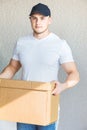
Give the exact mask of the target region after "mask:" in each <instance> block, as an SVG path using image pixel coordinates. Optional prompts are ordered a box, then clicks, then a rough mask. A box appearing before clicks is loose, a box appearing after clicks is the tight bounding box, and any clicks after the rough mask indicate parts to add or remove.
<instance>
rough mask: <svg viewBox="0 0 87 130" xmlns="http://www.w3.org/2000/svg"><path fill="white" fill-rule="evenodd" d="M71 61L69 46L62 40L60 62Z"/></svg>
mask: <svg viewBox="0 0 87 130" xmlns="http://www.w3.org/2000/svg"><path fill="white" fill-rule="evenodd" d="M73 61H74V59H73V56H72V51H71V48H70V47H69V45H68V44H67V42H66V41H63V44H62V49H61V51H60V64H63V63H66V62H73Z"/></svg>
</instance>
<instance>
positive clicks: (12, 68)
mask: <svg viewBox="0 0 87 130" xmlns="http://www.w3.org/2000/svg"><path fill="white" fill-rule="evenodd" d="M51 21H52V20H51V17H49V16H43V15H41V14H33V15H32V16H31V17H30V22H31V27H32V30H33V35H34V37H35V38H37V39H42V38H44V37H46V36H48V35H49V34H50V31H49V29H48V27H49V25H50V24H51ZM62 67H63V69H64V71H65V72H66V73H67V78H66V80H65V82H64V83H61V82H59V81H54V84H55V88H54V90H53V91H52V94H53V95H58V94H60V93H61V92H62V91H64V90H66V89H68V88H70V87H73V86H75V85H76V84H77V83H78V82H79V72H78V70H77V68H76V65H75V63H74V62H67V63H64V64H62ZM20 68H21V64H20V62H19V61H16V60H13V59H11V60H10V62H9V64H8V65H7V66H6V67H5V69H4V70H3V71H2V72H1V74H0V78H7V79H11V78H13V76H14V75H15V73H16V72H17V71H18V70H19V69H20Z"/></svg>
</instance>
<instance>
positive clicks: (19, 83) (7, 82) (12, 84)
mask: <svg viewBox="0 0 87 130" xmlns="http://www.w3.org/2000/svg"><path fill="white" fill-rule="evenodd" d="M1 87H3V88H13V89H15V88H16V89H31V90H43V91H48V90H53V88H54V83H53V82H34V81H24V80H12V79H0V88H1Z"/></svg>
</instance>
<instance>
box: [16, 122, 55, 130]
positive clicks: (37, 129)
mask: <svg viewBox="0 0 87 130" xmlns="http://www.w3.org/2000/svg"><path fill="white" fill-rule="evenodd" d="M55 128H56V127H55V123H52V124H50V125H47V126H40V125H32V124H24V123H17V130H55Z"/></svg>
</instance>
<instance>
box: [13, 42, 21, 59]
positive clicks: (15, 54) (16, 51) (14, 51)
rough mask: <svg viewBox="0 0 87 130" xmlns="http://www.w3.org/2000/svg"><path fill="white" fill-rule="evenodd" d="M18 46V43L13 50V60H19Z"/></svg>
mask: <svg viewBox="0 0 87 130" xmlns="http://www.w3.org/2000/svg"><path fill="white" fill-rule="evenodd" d="M18 48H19V47H18V44H17V43H16V44H15V47H14V49H13V56H12V59H14V60H19V52H18Z"/></svg>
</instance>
